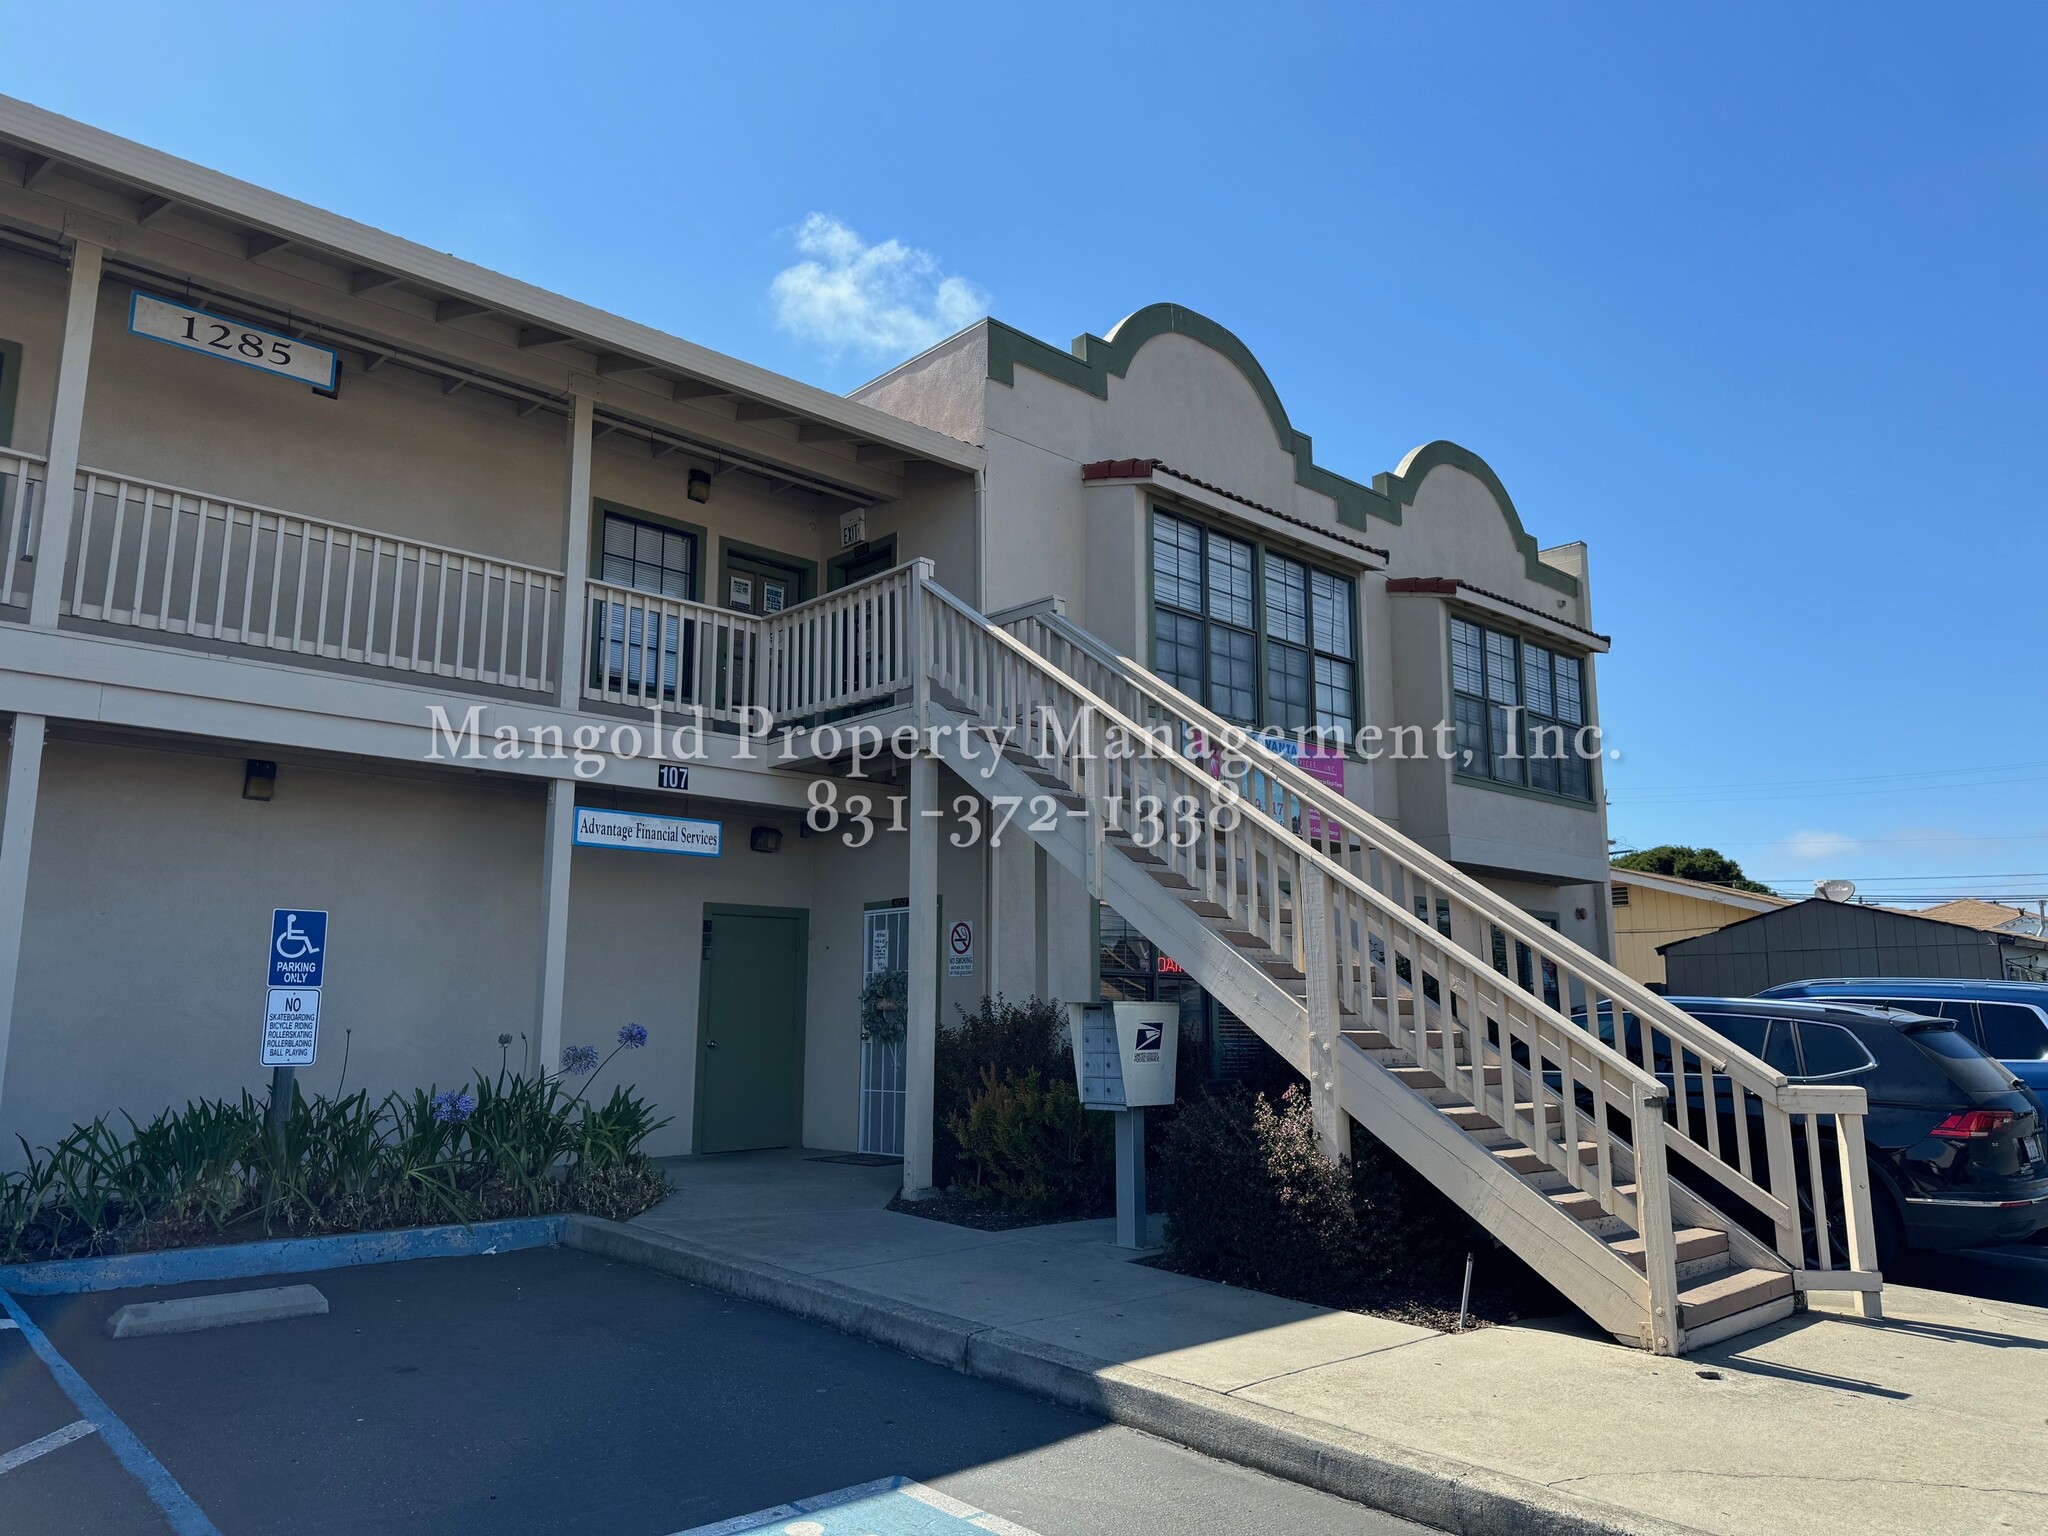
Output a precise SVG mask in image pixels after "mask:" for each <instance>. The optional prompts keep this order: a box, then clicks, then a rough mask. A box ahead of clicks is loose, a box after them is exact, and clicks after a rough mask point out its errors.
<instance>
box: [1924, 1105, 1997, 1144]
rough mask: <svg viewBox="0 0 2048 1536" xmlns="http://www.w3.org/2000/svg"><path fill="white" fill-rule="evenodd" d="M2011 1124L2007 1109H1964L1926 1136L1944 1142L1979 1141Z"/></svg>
mask: <svg viewBox="0 0 2048 1536" xmlns="http://www.w3.org/2000/svg"><path fill="white" fill-rule="evenodd" d="M2011 1124H2012V1111H2011V1110H2009V1109H1965V1110H1962V1111H1959V1112H1958V1113H1956V1114H1953V1115H1950V1116H1949V1117H1948V1118H1947V1119H1946V1120H1944V1121H1942V1122H1941V1124H1939V1125H1937V1126H1936V1127H1935V1128H1934V1129H1933V1130H1931V1131H1929V1132H1928V1133H1927V1134H1928V1135H1930V1136H1939V1137H1941V1138H1942V1139H1943V1140H1945V1141H1981V1140H1982V1139H1983V1138H1984V1137H1986V1136H1989V1135H1990V1134H1991V1133H1992V1132H1993V1131H2002V1130H2004V1129H2005V1128H2006V1127H2007V1126H2008V1125H2011Z"/></svg>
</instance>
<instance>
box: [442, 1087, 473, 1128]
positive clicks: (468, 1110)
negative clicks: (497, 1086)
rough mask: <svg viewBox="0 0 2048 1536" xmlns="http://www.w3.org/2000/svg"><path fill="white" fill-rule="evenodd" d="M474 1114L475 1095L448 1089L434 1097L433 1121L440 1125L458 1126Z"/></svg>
mask: <svg viewBox="0 0 2048 1536" xmlns="http://www.w3.org/2000/svg"><path fill="white" fill-rule="evenodd" d="M475 1113H476V1095H475V1094H473V1093H463V1092H461V1091H459V1090H457V1089H454V1088H450V1089H449V1090H448V1091H447V1092H446V1093H437V1094H435V1095H434V1119H435V1120H436V1121H438V1122H439V1123H440V1124H442V1125H460V1124H462V1122H463V1121H465V1120H467V1119H468V1118H469V1117H470V1116H471V1115H473V1114H475Z"/></svg>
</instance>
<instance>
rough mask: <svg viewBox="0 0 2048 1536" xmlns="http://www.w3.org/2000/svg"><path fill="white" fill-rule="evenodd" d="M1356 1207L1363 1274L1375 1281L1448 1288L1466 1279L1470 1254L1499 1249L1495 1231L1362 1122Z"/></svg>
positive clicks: (1355, 1133) (1354, 1176)
mask: <svg viewBox="0 0 2048 1536" xmlns="http://www.w3.org/2000/svg"><path fill="white" fill-rule="evenodd" d="M1351 1209H1352V1211H1353V1213H1354V1214H1355V1215H1356V1216H1357V1218H1358V1236H1359V1269H1360V1273H1361V1275H1362V1277H1363V1278H1364V1279H1365V1280H1366V1281H1367V1282H1369V1283H1371V1284H1376V1285H1395V1284H1399V1285H1403V1286H1406V1287H1408V1288H1410V1289H1423V1290H1430V1289H1437V1290H1441V1289H1443V1288H1445V1287H1449V1286H1454V1285H1456V1284H1457V1283H1458V1281H1459V1279H1460V1278H1461V1277H1462V1275H1463V1273H1464V1268H1465V1255H1466V1254H1468V1253H1487V1254H1491V1253H1492V1252H1493V1251H1494V1248H1495V1244H1494V1241H1493V1238H1492V1236H1491V1234H1489V1233H1488V1232H1487V1231H1486V1230H1485V1229H1484V1228H1483V1227H1481V1226H1479V1225H1478V1223H1476V1222H1474V1221H1473V1220H1472V1218H1471V1217H1469V1216H1467V1215H1466V1214H1465V1213H1464V1212H1463V1211H1461V1210H1459V1209H1458V1207H1457V1206H1456V1205H1454V1204H1452V1203H1451V1201H1450V1200H1449V1198H1448V1197H1446V1196H1445V1195H1444V1194H1443V1193H1442V1192H1441V1191H1440V1190H1438V1189H1437V1187H1436V1186H1435V1185H1433V1184H1431V1183H1430V1182H1429V1180H1427V1179H1425V1178H1424V1177H1423V1176H1422V1175H1421V1174H1419V1173H1417V1172H1416V1171H1415V1170H1414V1169H1413V1168H1410V1167H1409V1166H1408V1165H1407V1164H1406V1163H1404V1162H1402V1161H1401V1159H1400V1158H1398V1157H1396V1156H1395V1155H1394V1154H1393V1152H1391V1151H1390V1150H1388V1148H1387V1146H1386V1144H1385V1143H1384V1142H1382V1141H1380V1140H1379V1139H1378V1138H1376V1137H1374V1136H1373V1135H1371V1134H1370V1133H1368V1132H1367V1131H1366V1130H1365V1129H1363V1128H1362V1127H1361V1126H1359V1125H1358V1124H1357V1123H1356V1122H1354V1123H1353V1124H1352V1127H1351ZM1503 1257H1504V1258H1511V1257H1512V1256H1509V1255H1503ZM1516 1262H1519V1261H1516ZM1497 1267H1498V1266H1494V1265H1489V1270H1492V1269H1495V1268H1497Z"/></svg>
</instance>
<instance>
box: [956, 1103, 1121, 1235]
mask: <svg viewBox="0 0 2048 1536" xmlns="http://www.w3.org/2000/svg"><path fill="white" fill-rule="evenodd" d="M950 1128H951V1130H952V1133H953V1136H954V1138H955V1140H956V1141H957V1142H958V1143H959V1168H958V1172H957V1174H956V1176H955V1178H954V1181H953V1188H954V1189H955V1190H956V1191H958V1192H959V1193H960V1194H962V1195H963V1196H965V1197H966V1198H967V1199H969V1200H971V1201H973V1202H974V1203H976V1204H979V1205H990V1206H995V1207H998V1208H1000V1209H1002V1210H1005V1211H1009V1212H1012V1213H1013V1214H1016V1215H1019V1216H1038V1217H1046V1218H1051V1217H1058V1216H1079V1215H1088V1214H1092V1213H1093V1212H1095V1211H1097V1210H1100V1209H1102V1208H1103V1207H1104V1205H1105V1204H1107V1202H1108V1201H1109V1198H1110V1192H1111V1179H1112V1177H1113V1172H1112V1168H1113V1150H1112V1138H1113V1136H1114V1131H1113V1128H1112V1127H1111V1126H1110V1124H1109V1120H1108V1117H1107V1116H1105V1115H1100V1114H1094V1113H1091V1112H1090V1111H1088V1110H1085V1109H1083V1108H1082V1107H1081V1096H1080V1095H1079V1094H1078V1093H1076V1092H1075V1091H1074V1085H1073V1084H1072V1083H1071V1082H1066V1081H1061V1080H1057V1079H1055V1080H1054V1081H1052V1082H1049V1083H1048V1082H1046V1081H1045V1080H1044V1079H1043V1078H1041V1077H1040V1076H1039V1074H1038V1072H1037V1070H1036V1069H1035V1068H1034V1069H1032V1070H1029V1071H1025V1072H1022V1073H1017V1074H1012V1075H1009V1076H999V1075H998V1074H997V1072H996V1069H995V1068H994V1067H984V1068H982V1073H981V1091H980V1092H979V1093H977V1094H976V1095H975V1096H974V1098H973V1099H972V1100H971V1101H970V1102H969V1104H968V1108H967V1113H966V1114H964V1115H962V1114H957V1113H956V1114H955V1115H953V1116H952V1119H951V1121H950Z"/></svg>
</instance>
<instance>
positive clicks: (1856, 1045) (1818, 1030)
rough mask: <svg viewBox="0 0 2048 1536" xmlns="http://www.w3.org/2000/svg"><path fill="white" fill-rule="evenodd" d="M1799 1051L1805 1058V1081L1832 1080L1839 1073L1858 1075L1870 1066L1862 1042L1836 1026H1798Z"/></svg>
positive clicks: (1805, 1023) (1809, 1023)
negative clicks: (1829, 1078)
mask: <svg viewBox="0 0 2048 1536" xmlns="http://www.w3.org/2000/svg"><path fill="white" fill-rule="evenodd" d="M1799 1048H1800V1050H1801V1051H1802V1052H1803V1053H1804V1054H1805V1056H1806V1075H1807V1076H1808V1077H1835V1076H1837V1075H1839V1074H1841V1073H1843V1072H1860V1071H1862V1070H1863V1069H1864V1068H1865V1067H1869V1066H1874V1065H1876V1063H1875V1062H1874V1061H1873V1060H1872V1058H1871V1055H1870V1052H1868V1051H1866V1050H1865V1049H1864V1048H1863V1042H1862V1041H1861V1040H1858V1039H1857V1038H1856V1037H1855V1035H1853V1034H1851V1033H1850V1032H1849V1031H1848V1030H1846V1029H1844V1028H1842V1026H1841V1025H1839V1024H1819V1023H1815V1022H1814V1021H1813V1020H1811V1019H1806V1020H1802V1021H1801V1022H1800V1025H1799Z"/></svg>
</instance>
